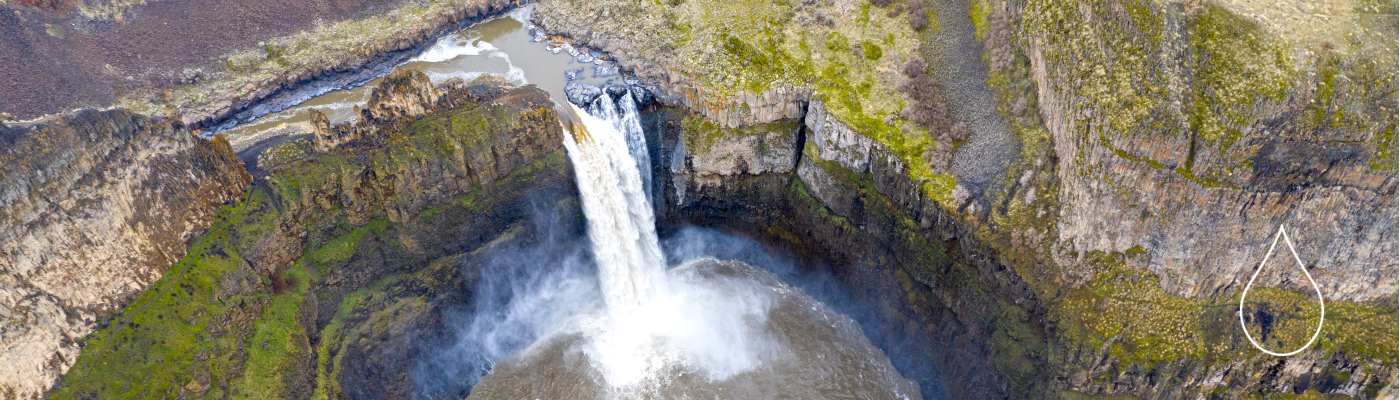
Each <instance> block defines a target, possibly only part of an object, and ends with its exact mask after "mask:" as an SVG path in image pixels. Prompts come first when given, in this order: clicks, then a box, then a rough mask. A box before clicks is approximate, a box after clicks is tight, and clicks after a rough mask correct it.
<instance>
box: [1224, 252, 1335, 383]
mask: <svg viewBox="0 0 1400 400" xmlns="http://www.w3.org/2000/svg"><path fill="white" fill-rule="evenodd" d="M1279 238H1283V243H1284V244H1285V245H1287V246H1288V253H1289V254H1292V255H1293V261H1294V262H1296V263H1298V269H1301V270H1303V276H1306V277H1308V283H1309V284H1312V288H1313V291H1314V292H1316V293H1317V307H1318V309H1319V312H1318V317H1317V330H1314V331H1313V334H1312V339H1308V343H1307V344H1305V345H1303V347H1299V348H1298V349H1297V350H1293V351H1290V352H1287V353H1278V352H1274V351H1272V350H1269V349H1266V348H1264V346H1263V345H1261V344H1259V342H1258V341H1255V340H1254V336H1251V335H1250V334H1249V327H1248V326H1247V325H1246V324H1245V322H1244V299H1245V298H1246V297H1248V296H1249V289H1250V288H1251V287H1252V286H1254V280H1255V279H1257V278H1259V273H1260V272H1263V271H1264V264H1265V263H1268V262H1269V257H1271V256H1273V255H1274V248H1276V247H1278V240H1279ZM1236 314H1238V315H1239V317H1240V329H1241V330H1244V337H1245V338H1246V339H1249V344H1252V345H1254V348H1256V349H1259V351H1262V352H1264V353H1266V354H1268V355H1271V356H1278V357H1287V356H1291V355H1294V354H1298V353H1301V352H1303V350H1307V349H1308V348H1309V347H1312V345H1313V342H1316V341H1317V336H1318V335H1319V334H1321V333H1322V324H1323V322H1324V321H1326V319H1327V305H1326V304H1325V303H1324V302H1323V299H1322V289H1321V288H1319V287H1318V286H1317V281H1315V280H1313V277H1312V274H1311V273H1309V272H1308V268H1307V267H1305V266H1303V260H1302V259H1301V258H1298V250H1297V249H1294V248H1293V240H1292V239H1289V238H1288V232H1287V231H1285V230H1284V229H1283V225H1279V227H1278V233H1277V234H1274V242H1273V244H1270V245H1269V251H1268V252H1266V253H1264V260H1262V261H1260V262H1259V268H1256V269H1255V270H1254V275H1252V276H1250V277H1249V283H1248V284H1245V285H1244V292H1241V293H1240V309H1239V311H1238V312H1237V313H1236Z"/></svg>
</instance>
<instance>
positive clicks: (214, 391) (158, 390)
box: [51, 191, 276, 399]
mask: <svg viewBox="0 0 1400 400" xmlns="http://www.w3.org/2000/svg"><path fill="white" fill-rule="evenodd" d="M275 212H276V211H275V210H273V209H272V208H271V206H270V203H269V202H268V197H267V196H266V194H264V193H263V192H261V191H252V192H250V193H249V194H248V195H247V196H246V197H245V198H244V199H243V200H242V201H239V202H237V203H234V204H232V205H229V206H225V207H223V208H221V209H220V210H219V211H218V215H217V217H216V218H215V222H214V224H213V226H212V227H211V228H210V229H209V231H208V232H207V233H205V234H204V235H203V236H201V237H200V238H199V239H197V240H196V241H195V243H194V245H192V246H191V248H190V251H189V253H188V254H187V255H186V256H185V257H184V258H182V259H181V260H180V261H179V262H177V263H176V264H175V265H174V266H172V267H171V268H170V269H169V270H168V271H166V273H165V274H164V276H162V277H161V279H160V280H158V281H156V283H155V284H154V285H152V286H151V287H150V288H149V289H147V290H145V291H143V292H141V294H139V295H137V296H136V298H135V299H133V300H132V302H131V303H130V304H129V305H128V306H127V307H126V308H125V309H123V310H122V312H121V314H118V315H117V316H115V317H113V318H112V320H111V321H110V322H108V324H107V325H106V326H104V327H102V328H100V329H98V330H97V331H96V332H94V333H92V334H91V335H89V336H88V337H87V339H85V342H84V345H83V351H82V353H81V354H80V355H79V356H78V360H77V362H76V363H74V366H73V368H72V369H71V370H69V372H68V374H67V375H65V376H64V377H63V380H62V381H61V383H60V384H59V386H58V387H57V388H55V390H54V391H53V392H52V393H51V397H52V398H55V399H71V398H103V399H115V398H177V397H181V396H182V393H194V394H202V395H203V396H208V397H223V396H225V395H232V394H233V393H224V392H223V391H224V390H225V388H226V387H227V386H226V384H228V383H229V382H226V381H221V380H222V379H226V378H227V377H229V376H237V375H238V374H239V371H241V370H242V362H243V358H244V354H243V352H244V349H245V348H248V347H250V346H248V343H249V338H246V337H243V336H242V335H241V334H240V333H239V330H240V328H239V326H240V325H241V324H243V323H245V322H244V321H245V320H244V318H247V317H248V315H247V314H246V313H245V312H243V310H242V309H241V307H242V306H250V309H254V310H255V309H257V308H258V306H257V305H259V304H266V303H268V302H269V301H270V300H271V295H270V294H269V293H266V292H257V291H253V292H248V293H240V292H236V291H235V292H229V291H227V290H226V289H225V288H223V287H221V284H222V283H223V281H224V278H225V276H226V275H228V274H231V273H234V272H235V271H238V270H239V268H240V265H241V264H243V263H245V262H246V261H245V260H244V258H243V255H242V254H243V253H242V251H241V250H242V249H243V247H242V246H240V245H239V243H240V242H242V243H248V242H249V240H248V239H249V238H253V237H260V236H261V235H262V234H265V233H266V232H268V231H270V230H271V229H272V226H271V222H272V221H273V219H269V218H265V217H266V215H268V214H275ZM250 279H260V277H256V276H253V277H251V278H250Z"/></svg>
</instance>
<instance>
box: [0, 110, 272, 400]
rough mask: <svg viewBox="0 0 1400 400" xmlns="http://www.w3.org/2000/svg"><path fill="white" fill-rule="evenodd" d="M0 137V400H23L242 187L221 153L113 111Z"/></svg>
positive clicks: (227, 152) (228, 155)
mask: <svg viewBox="0 0 1400 400" xmlns="http://www.w3.org/2000/svg"><path fill="white" fill-rule="evenodd" d="M0 135H3V137H0V139H3V142H4V145H3V146H2V147H3V149H0V168H3V170H0V221H4V223H3V224H0V332H3V334H0V363H3V364H5V365H6V366H7V367H6V368H5V369H4V372H0V394H7V395H8V396H13V397H18V398H31V397H38V396H39V395H40V394H41V393H43V391H44V390H46V389H47V388H48V386H49V385H50V384H51V383H52V382H53V381H54V380H56V379H57V378H58V376H59V375H60V374H62V373H63V372H64V371H66V370H67V369H68V367H70V366H72V365H73V362H74V360H75V359H76V358H77V354H78V343H79V342H80V341H81V339H82V338H83V337H84V336H85V335H87V333H88V332H91V331H92V330H93V329H94V327H95V324H96V323H97V322H98V321H99V320H101V319H103V318H105V317H107V316H108V315H110V314H111V313H113V312H114V311H116V310H117V309H119V308H120V307H121V306H122V305H123V304H125V303H126V301H127V300H128V299H129V298H130V297H131V296H133V295H134V294H136V293H137V292H140V291H141V290H142V289H144V288H146V287H147V286H149V285H150V284H151V283H153V282H155V281H156V280H157V279H159V278H160V276H161V273H162V272H164V271H165V269H166V268H167V267H168V266H169V265H170V264H171V263H173V262H174V261H175V260H178V259H179V258H180V257H181V256H183V255H184V254H185V251H186V248H187V246H188V244H189V239H190V238H191V237H192V236H193V235H195V234H197V233H199V232H200V231H201V230H203V229H205V228H206V227H207V226H208V225H209V223H210V222H211V221H212V219H213V217H214V211H215V209H217V208H218V207H219V206H220V205H221V204H223V203H226V202H229V201H232V200H235V199H237V198H239V195H240V194H241V193H242V192H243V188H244V186H246V185H247V184H248V183H249V181H250V177H249V175H248V173H247V172H246V171H245V170H244V169H243V165H242V164H241V163H240V162H239V161H238V160H237V158H236V157H235V156H234V154H233V150H232V149H231V148H230V147H229V145H228V143H227V142H225V141H223V140H221V139H215V140H212V141H209V140H203V139H200V138H198V137H196V136H195V135H194V134H192V133H191V132H190V131H189V130H187V129H185V128H183V127H182V126H180V125H179V124H172V123H171V122H169V121H162V120H153V119H149V118H146V117H142V116H138V115H134V114H132V113H129V112H126V111H121V110H113V111H93V110H86V111H79V112H75V113H73V114H70V115H67V116H65V117H63V118H61V119H58V120H56V121H53V122H50V123H45V124H42V125H38V126H34V127H28V128H19V127H0Z"/></svg>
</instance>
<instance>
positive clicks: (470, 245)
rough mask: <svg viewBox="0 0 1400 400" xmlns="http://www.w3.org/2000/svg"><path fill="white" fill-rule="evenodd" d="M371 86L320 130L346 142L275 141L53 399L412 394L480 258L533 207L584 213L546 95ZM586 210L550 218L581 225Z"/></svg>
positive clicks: (483, 84)
mask: <svg viewBox="0 0 1400 400" xmlns="http://www.w3.org/2000/svg"><path fill="white" fill-rule="evenodd" d="M372 97H373V98H374V99H376V100H374V101H372V102H371V104H369V105H368V106H367V108H366V110H365V111H364V113H363V114H362V118H360V119H359V120H357V121H355V122H354V123H353V124H348V125H340V126H335V127H333V128H326V129H334V130H335V131H338V132H354V134H353V135H350V136H345V138H346V140H342V141H339V142H337V143H333V144H332V143H320V144H321V146H320V147H321V148H320V149H318V148H317V147H318V146H317V144H318V141H319V139H320V138H319V137H316V138H307V139H297V140H292V141H289V142H286V143H282V144H279V145H276V146H273V147H271V148H268V149H267V150H265V152H264V153H262V154H261V155H260V156H259V158H258V170H259V177H260V178H259V180H258V181H257V182H256V183H255V184H254V186H253V187H252V189H250V190H249V193H248V194H247V195H246V197H245V198H244V199H243V200H241V201H239V202H237V203H235V204H233V205H232V206H230V207H226V208H225V209H224V210H222V211H221V212H220V218H219V219H218V220H217V221H216V223H215V224H214V228H212V229H211V231H210V232H209V233H208V234H206V235H203V236H201V237H200V238H199V239H198V240H197V241H196V242H195V244H194V245H193V249H194V250H192V251H191V254H190V255H189V256H187V257H185V258H184V259H181V260H180V262H179V263H177V264H176V267H175V268H173V269H172V271H171V272H169V273H167V274H166V275H165V276H164V277H163V278H162V279H161V281H160V282H158V283H157V284H156V285H155V287H154V288H152V289H150V290H147V291H146V292H143V293H142V294H141V295H140V296H138V297H137V298H136V299H135V300H134V303H133V304H134V305H133V306H131V307H128V308H127V309H126V310H125V311H124V312H123V313H122V314H120V315H118V316H116V317H115V318H113V320H112V321H111V322H110V324H108V325H107V326H106V327H105V328H103V329H101V330H98V331H97V332H95V333H93V334H92V335H91V336H89V338H88V339H87V345H86V347H84V349H83V352H82V354H81V356H80V357H78V360H77V364H76V366H75V367H74V368H73V369H72V371H71V372H69V373H68V374H67V375H65V376H64V378H63V380H62V382H60V383H59V385H57V386H56V388H55V389H54V391H53V392H52V393H51V395H52V396H53V397H55V398H94V397H95V398H107V397H114V396H119V395H129V394H133V393H134V394H136V395H137V396H138V397H139V396H150V397H159V396H165V395H170V396H176V395H178V396H186V397H193V396H209V397H221V396H229V397H242V398H307V397H311V396H312V395H313V394H315V395H316V397H319V396H323V395H326V396H330V397H334V398H347V397H348V398H409V397H412V396H415V393H419V392H418V390H419V388H418V387H417V386H415V382H414V380H413V379H414V375H413V374H415V373H416V370H415V368H416V365H417V364H416V363H417V362H419V360H420V359H424V358H428V357H430V356H431V355H432V354H431V353H430V352H428V351H429V350H430V349H429V348H428V347H426V345H425V343H429V342H431V341H432V340H435V339H440V338H439V336H441V335H443V334H444V332H450V330H451V327H449V326H446V324H447V323H448V322H447V321H445V318H447V317H446V316H445V314H446V313H449V312H451V311H452V310H453V309H454V307H461V306H462V304H463V303H465V302H467V301H468V300H469V299H470V296H471V293H470V292H469V291H468V290H464V288H463V286H464V285H466V286H467V287H468V288H469V287H471V284H472V282H474V280H475V279H476V278H477V277H478V276H479V275H480V271H479V269H480V268H481V267H480V266H479V265H478V266H472V264H471V262H472V260H473V256H472V254H474V253H473V251H474V250H476V249H478V248H480V247H482V246H484V245H487V244H488V243H489V242H491V241H492V240H495V239H498V238H501V237H503V236H502V235H506V236H510V235H511V233H510V232H513V234H520V233H521V232H522V231H526V229H525V228H521V227H520V226H521V224H522V223H523V221H527V220H529V219H530V218H531V217H532V216H534V215H535V214H536V212H537V211H538V210H539V209H543V208H551V207H553V206H554V205H555V204H556V203H561V202H562V204H567V205H570V207H560V208H565V209H570V210H576V209H577V206H576V203H572V202H571V199H573V198H574V197H575V196H576V192H575V191H574V186H573V182H572V174H571V170H570V169H569V166H568V163H567V161H565V157H564V154H563V152H564V150H563V146H562V142H561V141H562V140H563V138H564V135H563V133H562V131H561V128H560V125H559V123H558V119H557V116H556V114H555V113H554V108H553V103H552V102H551V101H550V100H549V96H548V95H547V94H546V93H545V92H543V91H541V90H539V89H537V88H534V87H523V88H517V87H503V86H500V84H499V83H496V82H491V81H490V80H483V81H478V82H474V83H471V84H467V83H463V82H461V81H449V82H447V83H444V85H443V86H441V87H433V86H432V85H431V83H430V81H429V80H428V78H427V76H426V75H424V74H423V73H421V72H409V71H405V72H399V73H395V74H393V75H391V76H389V77H388V78H387V79H385V80H384V83H382V84H381V85H380V86H378V87H376V88H375V91H374V93H373V96H372ZM578 218H579V217H578V216H577V214H576V211H574V213H573V214H567V215H565V216H562V217H560V220H559V221H557V222H552V223H551V224H549V225H548V226H547V227H546V229H562V230H571V229H573V230H577V229H578V228H579V227H580V225H579V219H578ZM570 227H572V228H570ZM527 239H530V240H538V238H530V237H527ZM502 240H505V239H502ZM478 263H479V262H478ZM171 292H175V293H182V294H181V295H180V296H186V295H188V296H192V297H194V298H196V299H199V300H192V301H180V300H177V301H171V300H170V299H169V298H168V297H166V296H168V295H169V293H171ZM174 316H178V317H174ZM195 337H197V338H200V339H198V340H194V341H189V340H188V339H180V338H195ZM172 343H177V344H172ZM192 354H200V355H201V356H197V357H195V356H191V355H192ZM117 363H123V364H124V365H125V367H124V368H120V369H113V368H110V366H111V365H114V364H117ZM313 391H314V393H313Z"/></svg>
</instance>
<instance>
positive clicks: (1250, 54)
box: [1006, 2, 1398, 301]
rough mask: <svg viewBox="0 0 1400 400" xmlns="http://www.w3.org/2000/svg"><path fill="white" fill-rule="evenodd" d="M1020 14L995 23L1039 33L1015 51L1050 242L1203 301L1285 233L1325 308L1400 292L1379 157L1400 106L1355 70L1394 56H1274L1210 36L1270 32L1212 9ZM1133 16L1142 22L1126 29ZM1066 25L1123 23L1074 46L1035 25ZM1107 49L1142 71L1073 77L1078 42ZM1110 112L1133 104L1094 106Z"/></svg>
mask: <svg viewBox="0 0 1400 400" xmlns="http://www.w3.org/2000/svg"><path fill="white" fill-rule="evenodd" d="M1028 7H1030V8H1031V9H1029V10H1025V11H1022V10H1016V9H1007V11H1006V12H1012V13H1018V14H1017V15H1015V16H1011V17H1010V18H1021V19H1022V21H1024V22H1022V23H1023V24H1026V25H1027V26H1036V28H1032V29H1031V30H1030V31H1029V33H1028V34H1027V36H1026V37H1025V38H1022V40H1023V43H1024V44H1025V45H1026V48H1025V53H1026V55H1027V57H1028V58H1029V60H1030V67H1031V78H1032V79H1033V80H1034V82H1035V87H1036V88H1038V91H1037V101H1038V103H1039V107H1040V113H1041V115H1042V117H1043V118H1044V120H1045V122H1046V123H1045V126H1046V128H1047V129H1048V130H1049V132H1050V134H1051V135H1052V140H1053V141H1054V143H1055V153H1056V155H1057V156H1058V160H1059V165H1058V166H1057V168H1056V169H1057V172H1058V177H1059V181H1060V188H1061V192H1060V204H1061V205H1062V206H1061V214H1060V218H1059V223H1058V231H1059V235H1060V240H1062V241H1063V242H1065V243H1067V244H1069V245H1070V247H1071V248H1072V250H1073V251H1074V252H1076V253H1084V252H1088V251H1096V250H1097V251H1106V252H1123V251H1128V250H1129V249H1133V248H1137V249H1141V250H1145V251H1146V252H1147V254H1149V257H1147V259H1146V260H1145V263H1144V264H1145V265H1144V266H1146V267H1147V268H1149V269H1150V270H1152V271H1153V272H1155V273H1156V274H1157V275H1158V276H1160V277H1161V278H1162V286H1163V287H1164V288H1166V289H1167V290H1169V291H1171V292H1172V293H1175V294H1179V295H1183V296H1190V297H1200V296H1212V295H1216V294H1219V293H1221V292H1224V291H1227V290H1232V289H1234V290H1238V288H1241V287H1242V286H1243V285H1244V283H1245V281H1246V280H1247V279H1248V275H1247V274H1248V272H1249V271H1251V270H1252V269H1253V267H1255V266H1257V265H1258V263H1259V261H1260V260H1261V259H1262V258H1263V253H1264V251H1265V250H1266V249H1267V248H1268V246H1269V243H1270V242H1271V241H1272V239H1273V234H1274V233H1275V232H1276V231H1277V230H1278V229H1279V226H1281V225H1282V226H1286V227H1288V228H1289V229H1291V231H1290V234H1291V237H1292V239H1293V242H1294V243H1295V244H1296V245H1297V249H1298V251H1299V255H1300V256H1301V257H1303V260H1304V262H1305V263H1308V264H1309V266H1310V268H1312V269H1313V274H1314V276H1315V277H1316V278H1317V281H1318V283H1319V284H1320V285H1321V287H1322V289H1323V292H1324V293H1326V295H1327V297H1328V298H1329V299H1345V300H1355V301H1365V300H1375V299H1381V298H1389V297H1392V296H1393V295H1394V294H1395V291H1396V286H1395V285H1396V280H1395V273H1396V267H1397V264H1396V258H1395V255H1396V253H1397V250H1398V249H1397V247H1396V243H1397V242H1396V240H1395V238H1396V237H1397V231H1396V226H1395V224H1393V223H1390V222H1393V217H1394V214H1395V210H1396V206H1397V203H1396V185H1395V183H1396V170H1395V168H1394V167H1395V165H1394V159H1393V158H1390V159H1386V158H1384V152H1386V151H1389V149H1387V147H1393V144H1394V141H1393V136H1394V128H1393V126H1394V124H1395V113H1394V111H1395V109H1394V106H1393V103H1394V102H1393V101H1392V100H1393V99H1394V96H1393V95H1384V94H1383V93H1386V92H1387V91H1391V92H1393V89H1394V88H1395V77H1394V75H1393V74H1391V73H1381V72H1378V71H1371V72H1368V71H1367V70H1366V69H1367V68H1384V67H1382V66H1383V65H1391V66H1393V65H1395V64H1394V61H1393V60H1391V61H1389V62H1386V61H1384V60H1381V59H1373V57H1379V58H1386V57H1387V56H1384V55H1371V54H1355V55H1349V54H1346V53H1345V52H1344V51H1345V50H1340V49H1339V50H1335V51H1333V52H1328V53H1323V54H1321V55H1319V56H1316V57H1314V58H1304V60H1305V61H1304V64H1303V65H1301V66H1299V67H1295V66H1294V65H1293V64H1292V63H1291V62H1286V61H1274V60H1273V59H1272V58H1271V57H1279V58H1282V57H1288V55H1287V53H1286V52H1287V51H1288V50H1287V49H1286V48H1283V47H1281V46H1277V45H1272V44H1271V43H1270V42H1268V41H1267V40H1266V39H1258V38H1251V37H1250V36H1245V38H1225V37H1216V36H1212V35H1220V34H1230V35H1267V34H1268V33H1265V32H1262V31H1259V29H1258V28H1253V27H1252V24H1253V23H1252V22H1251V21H1250V20H1248V19H1246V18H1244V17H1241V16H1236V15H1233V14H1230V13H1229V11H1227V10H1225V9H1223V8H1221V7H1220V6H1203V7H1193V6H1185V5H1182V4H1167V5H1164V6H1162V7H1160V8H1159V7H1147V6H1143V7H1138V6H1131V7H1129V6H1125V7H1124V8H1122V9H1114V8H1113V7H1091V8H1084V9H1079V10H1065V9H1064V8H1063V6H1062V5H1051V4H1042V3H1037V2H1032V4H1030V5H1028ZM1022 12H1024V13H1026V14H1029V15H1024V16H1023V15H1019V13H1022ZM1134 13H1143V14H1145V15H1146V17H1149V18H1150V19H1139V20H1135V21H1134V22H1126V21H1128V20H1129V19H1131V18H1132V16H1134V15H1141V14H1134ZM1061 14H1065V15H1067V17H1064V18H1068V19H1066V21H1075V20H1083V21H1103V23H1105V24H1116V23H1119V22H1123V23H1124V24H1125V25H1123V26H1122V27H1120V28H1117V29H1104V30H1088V32H1087V35H1085V36H1080V37H1076V38H1073V39H1069V38H1068V37H1067V36H1064V35H1065V33H1063V32H1059V31H1060V30H1070V29H1073V28H1069V27H1064V26H1056V27H1049V26H1046V27H1040V25H1032V24H1041V23H1045V21H1047V20H1049V19H1050V18H1055V17H1054V15H1061ZM1140 18H1143V17H1140ZM1154 35H1155V36H1154ZM1106 42H1114V43H1118V44H1116V45H1117V46H1120V47H1121V48H1122V50H1119V53H1117V54H1119V55H1121V56H1123V57H1128V56H1131V55H1133V54H1141V56H1143V57H1146V60H1147V61H1145V63H1144V64H1138V63H1134V62H1125V63H1120V64H1118V65H1116V66H1112V67H1108V69H1105V70H1104V71H1106V72H1104V73H1105V74H1106V77H1104V78H1094V77H1089V76H1084V75H1080V72H1082V71H1084V69H1085V68H1086V67H1084V66H1083V65H1084V63H1085V60H1084V59H1083V58H1084V57H1089V55H1088V54H1085V53H1081V51H1082V50H1081V47H1080V46H1085V45H1090V44H1092V43H1106ZM1354 51H1364V50H1362V49H1357V50H1354ZM1261 58H1262V60H1261ZM1389 58H1393V56H1392V57H1389ZM1095 62H1097V61H1090V63H1091V64H1092V63H1095ZM1294 68H1304V69H1311V70H1312V71H1311V74H1307V75H1305V74H1298V76H1296V77H1295V75H1293V70H1294ZM1232 73H1233V74H1238V75H1236V76H1231V75H1229V74H1232ZM1309 75H1310V76H1309ZM1343 75H1346V76H1349V77H1350V79H1343V78H1340V76H1343ZM1119 76H1125V77H1123V78H1116V77H1119ZM1193 78H1194V79H1195V80H1196V82H1194V83H1189V84H1188V83H1186V82H1190V80H1191V79H1193ZM1149 79H1150V80H1153V81H1155V82H1156V83H1149V82H1148V81H1147V80H1149ZM1227 79H1228V80H1231V81H1224V80H1227ZM1235 79H1238V80H1244V81H1245V82H1236V81H1233V80H1235ZM1089 80H1098V81H1110V82H1118V81H1121V82H1139V83H1140V85H1141V86H1140V87H1139V89H1136V90H1135V91H1141V92H1142V93H1126V92H1125V91H1122V90H1118V89H1113V88H1110V89H1108V90H1102V91H1101V90H1100V89H1099V88H1101V87H1104V86H1102V85H1101V84H1093V83H1086V82H1089ZM1368 86H1378V87H1368ZM1387 88H1389V89H1387ZM1145 96H1154V97H1157V96H1160V98H1154V99H1149V98H1144V97H1145ZM1115 99H1125V101H1130V102H1131V103H1129V104H1133V106H1132V107H1124V108H1113V107H1109V106H1106V105H1105V104H1107V103H1109V102H1112V101H1116V100H1115ZM1134 117H1137V118H1140V119H1132V118H1134ZM1387 135H1389V136H1390V137H1392V139H1390V141H1389V142H1385V140H1386V139H1385V137H1386V136H1387ZM1061 260H1062V263H1064V264H1070V262H1066V261H1067V260H1066V259H1064V258H1062V259H1061ZM1272 278H1273V279H1269V280H1267V281H1266V284H1269V285H1274V284H1277V283H1278V282H1279V281H1280V279H1281V278H1280V277H1277V276H1274V277H1272Z"/></svg>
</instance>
